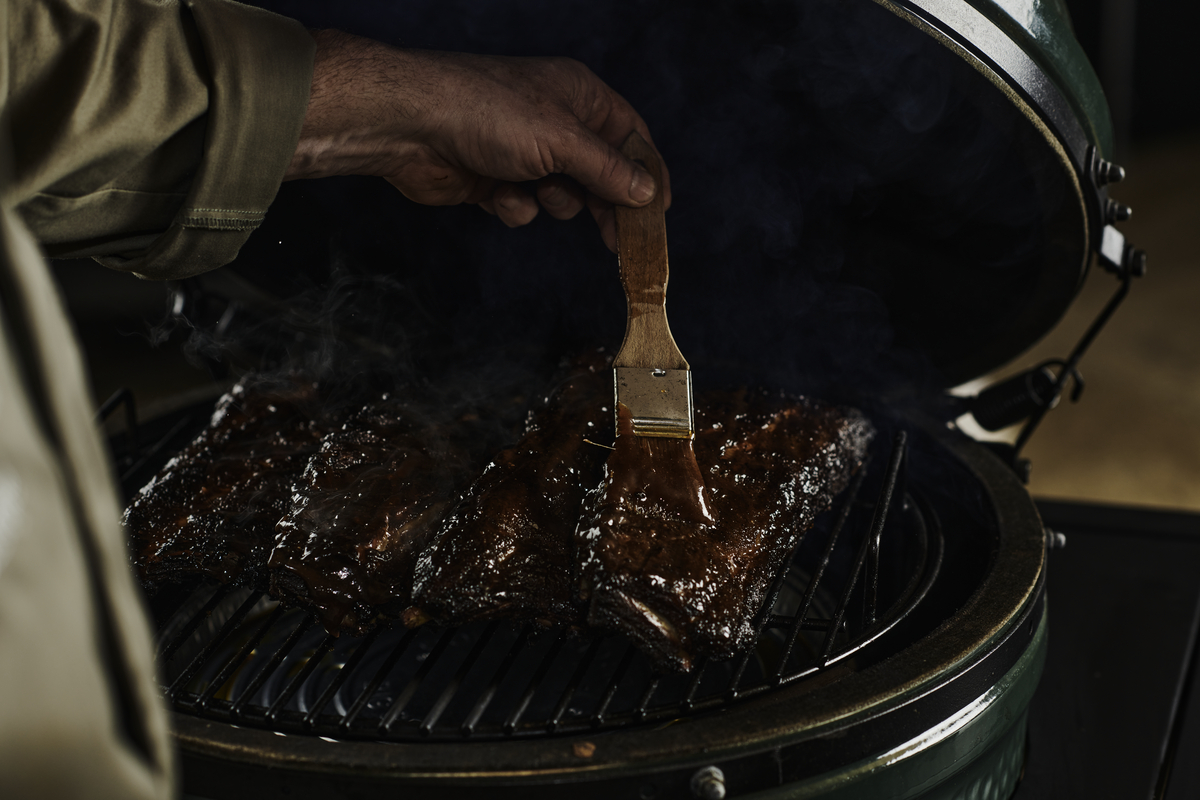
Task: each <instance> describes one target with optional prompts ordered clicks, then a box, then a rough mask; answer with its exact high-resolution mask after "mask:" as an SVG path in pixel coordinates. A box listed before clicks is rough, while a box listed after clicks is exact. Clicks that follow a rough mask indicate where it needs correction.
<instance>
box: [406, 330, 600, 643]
mask: <svg viewBox="0 0 1200 800" xmlns="http://www.w3.org/2000/svg"><path fill="white" fill-rule="evenodd" d="M610 362H611V358H606V357H604V356H603V355H601V354H599V353H596V354H594V355H592V356H591V357H588V358H585V359H580V360H579V361H578V362H577V363H576V364H575V365H574V366H573V368H572V370H571V374H570V376H569V377H568V378H567V379H566V380H564V381H563V382H562V383H561V384H560V385H559V386H558V387H557V389H555V390H554V391H553V392H552V393H551V394H550V395H549V396H548V397H547V398H545V400H544V402H543V404H542V406H541V408H539V409H537V410H536V411H535V412H534V413H533V414H532V415H531V417H530V421H529V425H528V426H527V430H526V433H525V435H524V436H523V437H522V438H521V440H520V441H519V442H518V443H517V444H516V445H514V446H513V447H510V448H508V449H506V450H503V451H502V452H500V453H499V454H498V455H497V456H496V457H495V458H494V459H493V461H492V462H491V463H490V464H488V466H487V467H486V469H484V471H483V474H482V475H480V476H479V478H478V479H477V480H476V481H475V483H474V484H472V486H471V488H470V489H469V490H468V491H467V492H466V494H465V495H464V497H463V498H462V500H461V501H460V502H459V503H458V504H457V505H456V507H455V508H454V510H453V511H452V512H451V513H450V514H449V515H448V516H447V517H446V519H445V520H444V521H443V523H442V525H441V527H440V528H439V529H438V531H437V533H436V535H435V536H434V538H433V541H432V544H431V546H430V547H429V548H427V550H426V551H425V552H424V553H423V554H422V556H421V559H420V562H419V564H418V567H417V578H416V591H415V594H416V602H417V605H418V606H419V607H420V613H421V615H423V616H428V617H432V618H433V619H435V620H437V621H438V622H441V623H447V624H462V623H466V622H471V621H474V620H478V619H497V618H522V619H537V620H540V621H543V622H547V623H556V622H559V623H565V624H569V625H577V624H579V623H580V622H581V620H582V616H581V614H580V610H579V604H578V603H577V602H576V601H575V598H574V596H573V595H574V591H573V587H572V585H571V581H570V574H571V567H572V563H573V557H574V550H575V545H574V541H573V537H574V533H575V526H576V524H577V523H578V521H579V512H580V504H581V503H582V501H583V498H584V495H585V494H586V493H587V491H588V490H589V489H591V488H592V487H594V486H595V485H596V483H597V481H599V479H600V468H601V466H602V464H603V463H604V458H605V456H606V455H607V454H608V451H607V450H606V449H605V448H604V447H602V446H599V445H598V444H595V443H593V442H594V441H595V440H596V439H597V438H598V437H603V436H605V435H607V436H608V437H611V435H612V434H611V430H612V429H611V427H609V426H610V425H611V424H612V423H611V420H612V406H611V402H612V393H613V389H612V369H611V363H610ZM585 439H589V440H592V441H590V442H589V441H585Z"/></svg>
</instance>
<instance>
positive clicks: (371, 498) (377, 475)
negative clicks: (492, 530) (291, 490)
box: [268, 398, 477, 634]
mask: <svg viewBox="0 0 1200 800" xmlns="http://www.w3.org/2000/svg"><path fill="white" fill-rule="evenodd" d="M419 419H420V415H416V414H414V413H413V411H412V409H410V408H408V407H406V406H405V405H403V404H401V403H397V402H394V401H391V402H389V401H388V400H386V398H385V399H384V400H382V401H380V402H376V403H372V404H370V405H367V406H366V407H364V408H362V409H361V410H360V411H359V412H357V413H355V414H353V415H352V416H351V417H350V418H349V419H348V420H347V421H346V422H345V424H343V425H342V427H341V428H340V429H339V430H336V431H333V432H332V433H329V434H327V435H326V436H325V438H324V439H322V441H321V444H320V448H319V450H318V451H317V452H316V453H315V454H314V455H313V457H312V459H311V460H310V461H309V463H308V466H307V467H306V468H305V470H304V474H303V476H301V478H300V480H299V482H298V483H297V487H296V493H295V496H294V497H293V499H292V504H291V508H290V510H288V512H287V514H286V516H284V517H283V519H281V520H280V521H279V524H278V526H277V527H276V538H275V548H274V550H272V552H271V557H270V560H269V562H268V567H269V570H270V575H271V593H272V594H273V595H274V596H276V597H278V598H279V599H280V600H283V601H285V602H288V603H289V604H291V605H298V606H301V607H304V608H308V609H310V610H312V611H313V612H314V613H316V615H317V617H318V618H319V619H320V621H321V623H322V624H323V625H324V626H325V629H326V630H327V631H329V632H330V633H335V634H336V633H341V632H348V633H362V632H364V631H365V630H367V629H368V628H370V627H371V626H372V625H374V624H375V622H376V621H378V619H379V617H380V615H382V616H384V617H394V616H397V615H399V614H401V613H402V612H403V611H404V610H405V609H406V608H407V607H408V605H409V601H410V599H411V595H412V580H413V568H414V566H415V564H416V559H417V557H418V555H419V554H420V553H421V552H422V551H423V550H424V549H425V547H426V543H427V540H428V538H429V535H430V533H431V531H432V530H433V529H434V527H435V526H436V524H437V523H438V521H439V520H440V519H441V516H442V514H443V512H444V511H445V510H446V508H447V506H448V505H449V501H450V500H451V499H452V498H453V497H454V496H455V495H456V493H457V492H458V491H461V489H462V486H463V485H465V484H466V482H467V480H469V479H470V476H471V474H472V473H471V470H472V469H473V468H477V463H476V462H475V460H474V459H472V458H471V457H470V454H469V452H468V451H469V449H470V448H469V446H468V444H466V443H464V442H462V441H461V439H462V436H459V435H456V434H461V433H463V431H462V430H458V429H456V428H455V426H454V425H441V426H435V425H432V424H429V423H426V422H421V421H418V420H419Z"/></svg>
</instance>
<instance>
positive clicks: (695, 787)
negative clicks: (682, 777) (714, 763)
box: [692, 767, 725, 800]
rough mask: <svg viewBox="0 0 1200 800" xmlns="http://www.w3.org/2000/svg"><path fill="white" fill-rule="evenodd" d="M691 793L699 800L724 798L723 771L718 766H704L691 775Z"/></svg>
mask: <svg viewBox="0 0 1200 800" xmlns="http://www.w3.org/2000/svg"><path fill="white" fill-rule="evenodd" d="M692 794H693V795H695V796H696V797H698V798H700V800H725V773H724V772H721V768H720V767H704V768H703V769H698V770H696V774H695V775H693V776H692Z"/></svg>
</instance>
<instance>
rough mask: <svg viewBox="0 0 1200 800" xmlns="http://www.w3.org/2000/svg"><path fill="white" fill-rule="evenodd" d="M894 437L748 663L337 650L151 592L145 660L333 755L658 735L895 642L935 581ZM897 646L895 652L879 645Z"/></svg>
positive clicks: (179, 691)
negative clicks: (371, 746) (358, 742)
mask: <svg viewBox="0 0 1200 800" xmlns="http://www.w3.org/2000/svg"><path fill="white" fill-rule="evenodd" d="M904 453H905V436H904V434H900V435H899V436H898V437H897V439H896V441H895V442H894V443H893V445H892V449H891V452H890V453H883V454H881V455H883V456H885V457H884V458H877V459H876V463H878V464H885V465H886V467H885V468H883V469H874V470H873V469H871V465H870V464H868V465H866V466H864V468H863V469H862V470H860V471H859V474H858V475H857V476H856V478H855V480H854V482H853V483H852V485H851V486H850V488H849V489H847V491H846V492H845V493H843V495H842V497H840V498H839V499H838V501H837V503H836V504H835V507H834V508H833V509H831V510H830V511H828V512H826V513H825V514H824V515H822V517H820V518H819V519H818V521H817V524H816V525H814V527H813V529H812V530H810V531H809V532H808V533H807V534H806V535H805V537H804V539H803V541H802V544H801V546H800V547H799V548H798V550H797V552H796V554H795V557H794V558H793V559H792V560H791V562H790V563H789V564H788V565H786V568H785V569H784V570H783V571H782V572H781V574H780V575H779V576H777V578H776V580H775V583H774V585H773V587H772V590H771V592H770V593H769V595H768V597H767V599H766V601H765V602H764V605H763V610H762V612H760V614H759V617H758V620H757V628H758V631H759V635H758V637H757V640H756V642H755V644H754V646H753V647H751V648H749V649H747V650H746V651H745V652H743V653H742V654H740V655H738V656H735V657H734V658H730V659H724V660H719V661H718V660H711V661H704V662H701V663H699V664H698V665H697V667H696V668H695V669H694V670H692V672H691V673H689V674H685V675H660V674H656V673H655V672H654V671H653V670H652V668H651V665H650V662H649V660H648V659H647V658H646V657H645V656H644V655H643V654H641V653H640V652H639V651H638V650H637V649H636V648H635V647H634V645H633V644H632V643H631V642H630V641H629V640H627V639H626V638H625V637H623V636H619V635H590V634H587V633H584V632H579V631H573V630H567V629H562V628H544V627H541V626H539V625H537V624H535V623H525V624H518V623H508V622H491V623H478V624H472V625H466V626H462V627H457V628H443V627H437V626H433V625H426V626H423V627H421V628H417V629H413V630H407V629H405V628H403V627H400V626H396V627H381V628H377V629H375V630H374V631H372V632H371V633H370V634H368V635H366V636H364V637H341V638H338V637H334V636H330V635H328V634H326V633H325V631H324V630H323V629H322V628H321V627H320V625H319V624H318V623H317V622H316V620H315V618H314V617H313V616H312V615H311V614H308V613H307V612H303V611H300V610H298V609H286V608H284V607H282V606H280V605H279V603H278V602H277V601H274V600H272V599H271V598H270V597H268V596H266V595H265V594H263V593H262V592H259V591H257V590H252V589H247V588H231V587H228V586H219V585H215V584H212V583H205V584H203V585H201V586H198V587H194V588H191V589H190V590H183V589H181V590H179V591H176V592H165V593H162V594H161V595H160V596H158V597H156V598H155V599H154V601H153V605H154V607H155V611H156V617H158V619H160V620H162V621H163V622H162V625H161V626H160V636H159V654H160V666H161V668H162V673H163V674H164V675H165V676H166V683H167V687H166V690H167V694H168V697H169V699H170V701H171V702H172V704H173V705H174V707H175V708H176V709H177V710H179V711H182V712H185V713H188V714H193V715H197V716H201V717H206V718H211V719H217V720H223V721H228V722H236V723H237V724H239V725H243V726H251V727H260V728H267V729H270V730H274V731H279V732H283V733H305V734H311V735H318V736H325V737H329V738H338V739H372V740H383V741H413V740H424V739H433V740H448V739H449V740H459V741H461V740H464V739H480V740H487V739H503V738H507V737H530V736H543V737H544V736H553V735H567V734H574V733H579V732H581V731H594V730H606V729H615V728H625V727H629V726H632V725H639V724H648V723H656V722H662V721H664V720H670V719H676V718H679V717H682V716H687V715H692V714H698V713H703V712H705V711H710V710H713V709H717V708H723V707H725V706H727V705H728V704H729V703H732V702H736V701H739V700H743V699H747V698H752V697H755V696H758V695H760V694H762V693H764V692H766V691H768V690H770V689H772V688H774V687H777V686H780V685H784V684H804V683H810V684H811V685H812V686H813V687H814V688H815V687H816V686H818V685H822V684H824V683H827V682H828V681H829V680H831V679H832V678H833V677H835V676H837V675H841V674H845V673H846V672H849V671H854V670H858V669H862V668H863V667H865V666H867V665H869V664H871V663H874V662H875V661H878V660H879V659H880V658H882V657H884V656H885V655H887V654H888V653H890V652H894V651H895V650H897V649H899V648H901V647H902V646H903V645H904V644H905V643H907V641H908V640H909V639H908V636H911V634H908V636H905V637H896V636H890V635H889V634H891V633H893V632H895V631H896V629H897V628H902V627H903V626H902V625H901V623H902V622H903V621H904V620H905V619H906V618H907V617H908V615H909V613H910V612H911V611H912V610H913V609H914V608H915V607H916V606H917V604H918V603H919V602H920V600H921V598H922V597H923V596H924V595H925V593H926V591H927V590H928V588H929V586H930V585H931V583H932V582H933V580H934V578H935V577H936V575H937V572H938V567H939V565H940V562H941V554H942V538H941V532H940V527H939V525H938V523H937V519H936V516H935V515H934V514H933V512H932V511H931V510H930V509H929V507H928V505H927V504H925V503H924V502H921V501H920V500H918V499H917V498H915V497H914V496H913V495H911V494H909V493H907V492H906V491H904V481H903V472H904ZM890 640H895V641H890Z"/></svg>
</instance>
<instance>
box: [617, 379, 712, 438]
mask: <svg viewBox="0 0 1200 800" xmlns="http://www.w3.org/2000/svg"><path fill="white" fill-rule="evenodd" d="M613 381H614V384H615V386H614V388H615V390H616V399H617V403H619V404H623V405H624V406H625V407H626V408H628V409H629V412H630V415H631V416H632V418H633V433H634V435H636V436H658V437H664V438H668V439H690V438H692V433H693V431H695V425H694V424H693V422H694V412H693V410H692V371H691V370H690V369H648V368H645V367H617V368H616V369H614V370H613Z"/></svg>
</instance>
